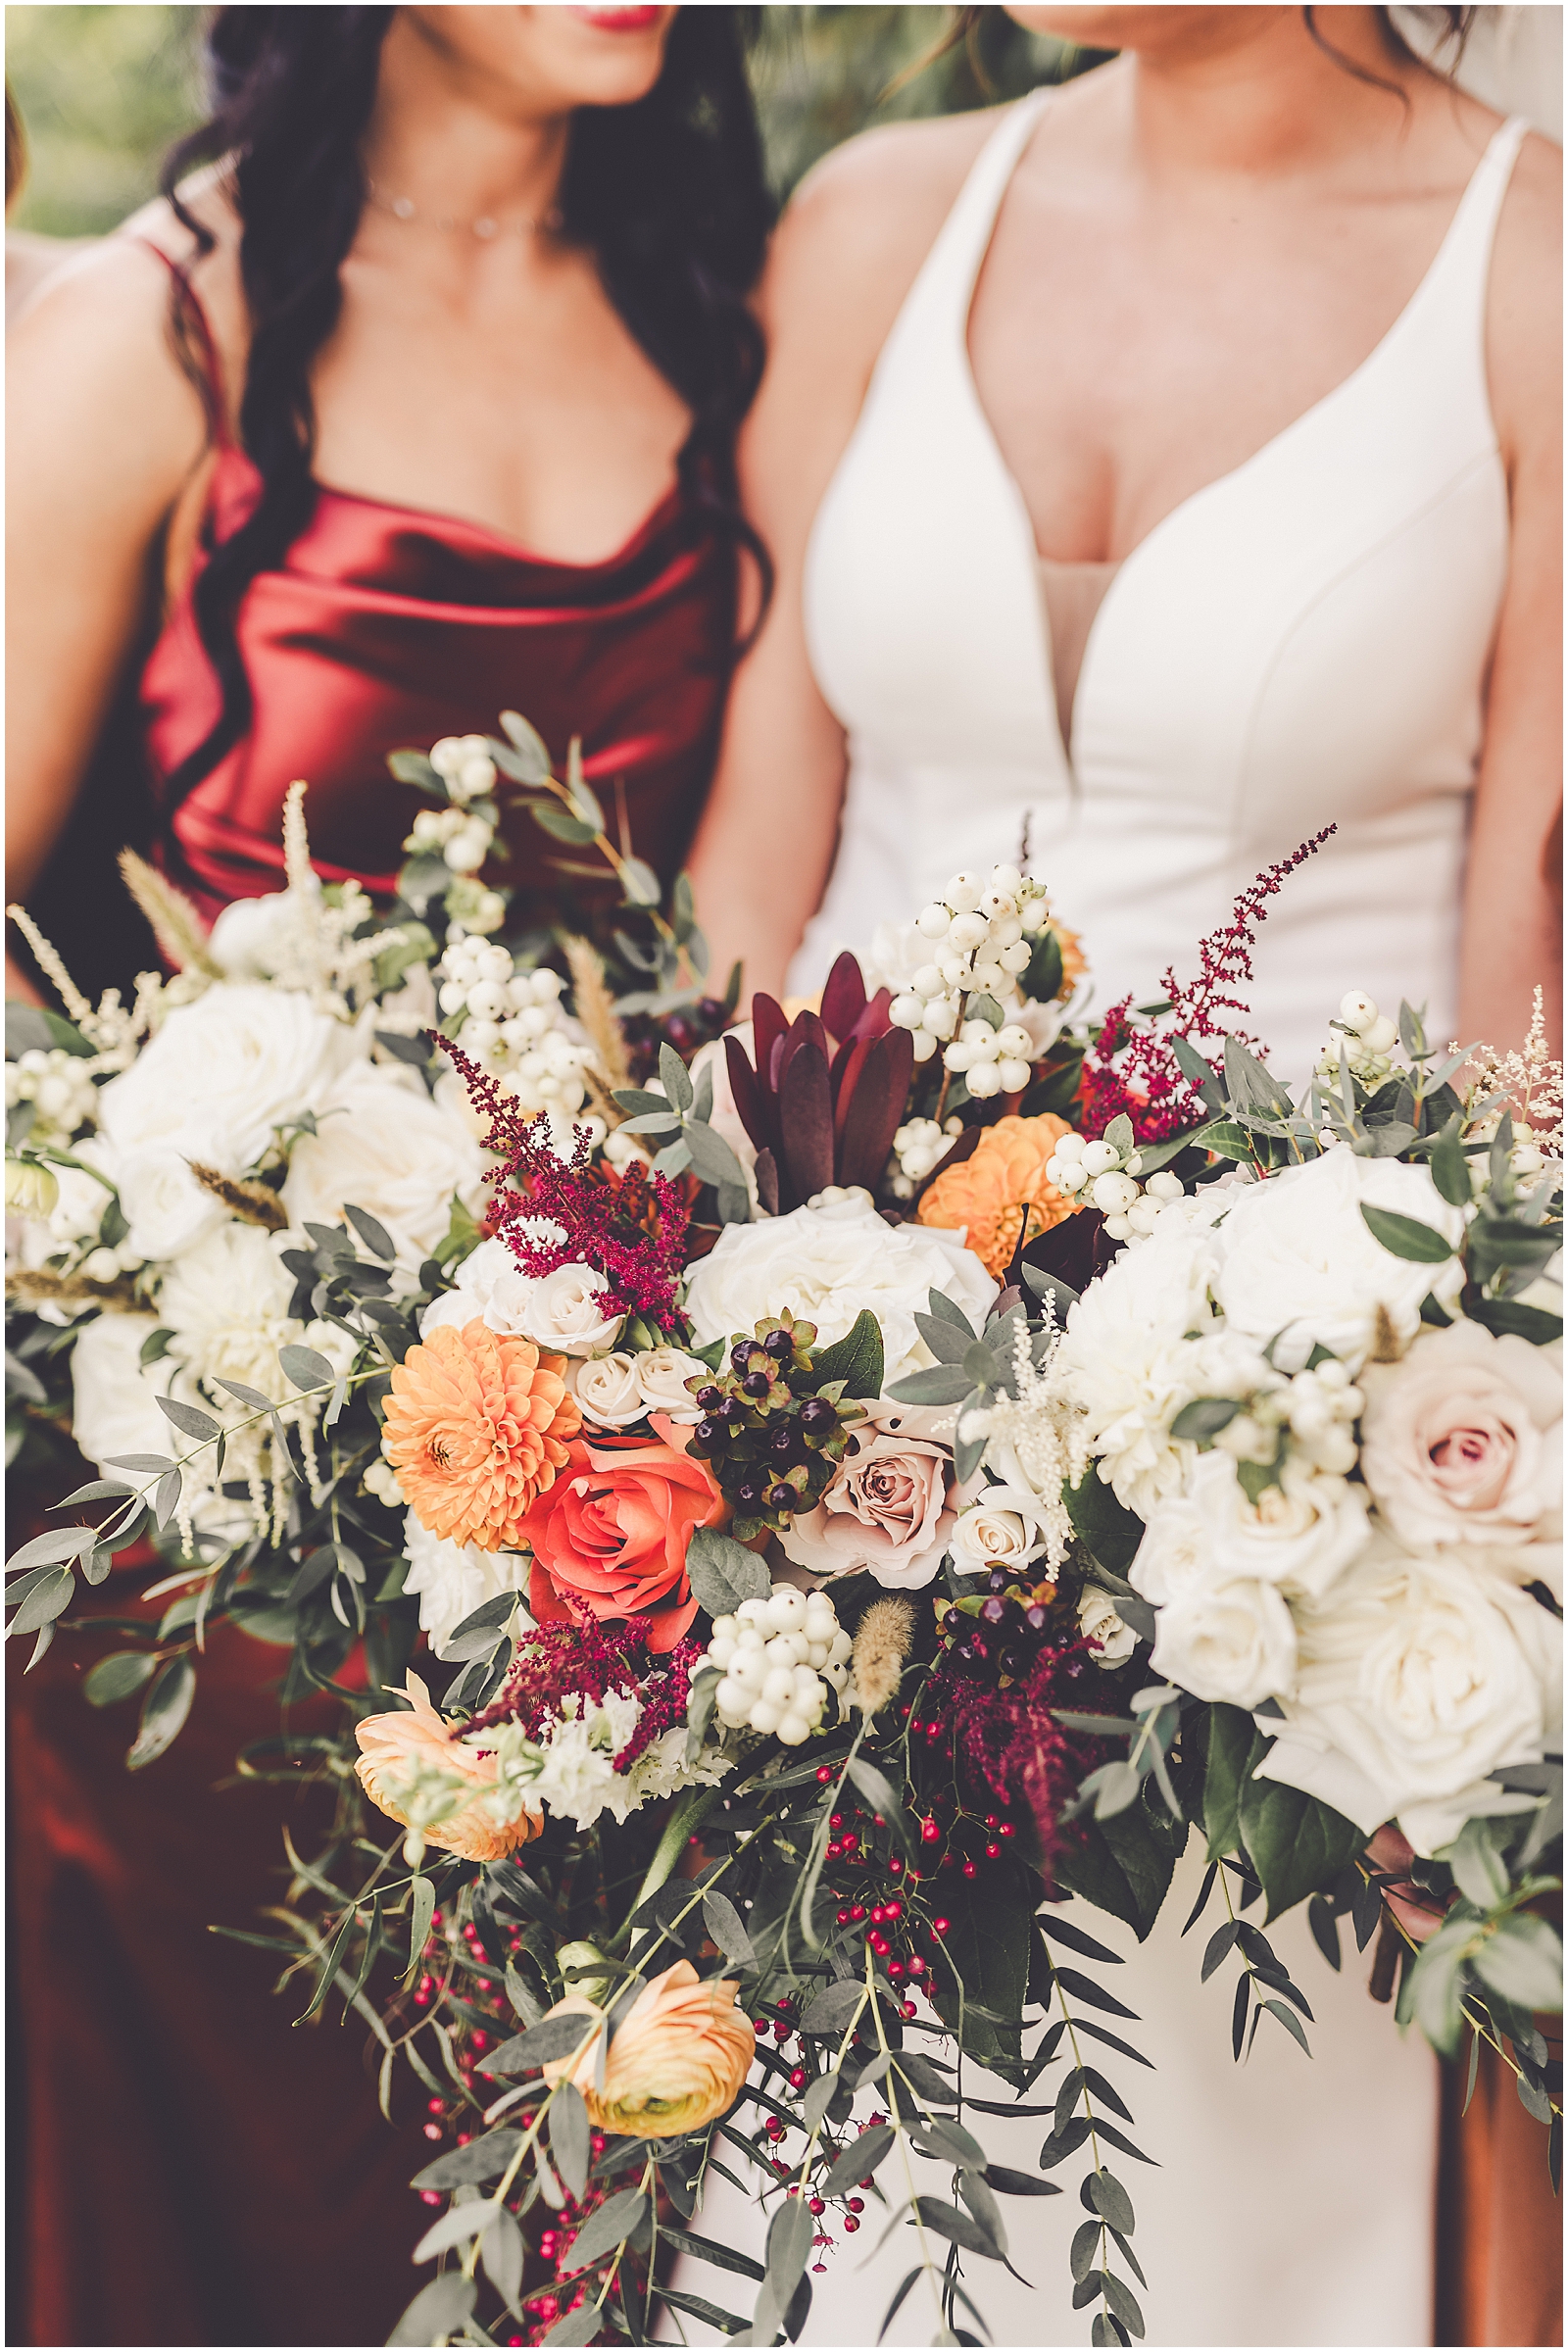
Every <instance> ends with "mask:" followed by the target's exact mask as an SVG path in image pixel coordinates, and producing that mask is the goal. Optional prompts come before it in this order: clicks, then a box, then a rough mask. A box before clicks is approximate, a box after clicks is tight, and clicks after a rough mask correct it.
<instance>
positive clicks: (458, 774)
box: [430, 735, 496, 809]
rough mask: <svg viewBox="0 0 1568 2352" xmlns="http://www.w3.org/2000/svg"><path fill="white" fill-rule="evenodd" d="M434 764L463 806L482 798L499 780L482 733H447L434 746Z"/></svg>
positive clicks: (443, 780)
mask: <svg viewBox="0 0 1568 2352" xmlns="http://www.w3.org/2000/svg"><path fill="white" fill-rule="evenodd" d="M430 765H431V766H432V767H433V768H434V769H435V772H436V774H437V775H438V776H439V777H440V779H441V781H442V783H443V784H444V785H445V786H446V788H447V791H448V792H449V793H450V794H451V796H452V798H453V800H454V801H456V802H457V804H458V807H459V808H460V809H466V807H467V805H468V803H469V802H470V801H476V800H480V799H482V798H483V797H484V795H485V794H486V793H487V792H489V790H490V789H491V787H492V785H493V784H494V783H495V780H496V763H495V761H494V760H492V759H491V757H490V751H489V746H488V745H487V744H486V742H485V739H484V737H483V736H482V735H443V736H442V738H441V740H440V742H439V743H432V744H431V746H430Z"/></svg>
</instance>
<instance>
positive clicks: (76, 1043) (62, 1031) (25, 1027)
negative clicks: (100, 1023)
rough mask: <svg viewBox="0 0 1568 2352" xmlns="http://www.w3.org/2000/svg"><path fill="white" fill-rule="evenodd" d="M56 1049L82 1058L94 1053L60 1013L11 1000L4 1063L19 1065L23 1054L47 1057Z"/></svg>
mask: <svg viewBox="0 0 1568 2352" xmlns="http://www.w3.org/2000/svg"><path fill="white" fill-rule="evenodd" d="M56 1047H59V1048H61V1049H63V1050H64V1052H66V1053H67V1054H80V1055H85V1056H90V1055H91V1054H93V1053H94V1052H95V1051H96V1049H95V1048H94V1047H92V1046H90V1045H89V1044H88V1043H87V1040H86V1039H85V1038H84V1037H83V1036H82V1034H81V1031H80V1030H79V1029H78V1028H76V1027H75V1025H74V1024H73V1022H71V1021H68V1020H67V1019H66V1017H65V1015H64V1014H63V1013H59V1012H51V1011H50V1009H49V1007H48V1006H47V1005H23V1004H21V1003H19V1002H18V1001H17V1000H16V999H14V998H13V999H12V1000H11V1001H10V1002H9V1003H8V1004H7V1005H6V1059H7V1061H20V1060H21V1059H22V1056H23V1054H47V1053H49V1052H51V1051H52V1050H53V1049H54V1048H56Z"/></svg>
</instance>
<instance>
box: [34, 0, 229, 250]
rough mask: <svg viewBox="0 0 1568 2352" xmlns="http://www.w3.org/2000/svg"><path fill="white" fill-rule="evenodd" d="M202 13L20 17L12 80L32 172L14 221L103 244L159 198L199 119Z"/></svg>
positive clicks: (87, 11) (129, 11)
mask: <svg viewBox="0 0 1568 2352" xmlns="http://www.w3.org/2000/svg"><path fill="white" fill-rule="evenodd" d="M200 18H201V11H200V10H199V9H194V8H160V7H150V8H12V9H8V10H7V11H6V73H7V77H8V79H9V80H10V83H11V87H12V92H13V95H14V97H15V99H16V102H17V105H18V108H19V109H20V111H21V114H22V119H23V123H24V125H25V133H26V140H27V147H28V154H29V171H28V175H27V182H26V186H25V190H24V193H23V197H22V201H21V203H20V204H19V205H18V207H17V210H16V213H15V214H14V216H13V218H14V221H15V223H16V225H17V226H18V227H19V228H26V229H33V230H37V231H40V232H41V233H42V234H44V235H46V236H52V237H90V236H101V235H102V234H103V233H104V232H105V230H107V229H111V228H113V227H114V226H115V225H116V223H117V222H118V221H123V219H124V217H125V215H126V214H127V213H130V212H134V211H135V209H136V208H137V206H138V205H142V204H145V203H146V202H147V199H148V198H149V197H150V196H153V195H155V194H156V193H157V188H158V171H159V166H160V164H161V162H162V160H163V155H164V151H165V149H166V148H167V147H169V146H170V145H171V144H172V141H173V140H174V139H176V138H178V137H179V136H180V135H181V134H182V133H183V132H185V131H186V130H189V129H190V128H192V127H193V125H194V124H195V123H197V121H198V120H199V119H200V113H199V97H198V91H197V83H196V71H195V67H196V50H197V42H198V39H199V28H200Z"/></svg>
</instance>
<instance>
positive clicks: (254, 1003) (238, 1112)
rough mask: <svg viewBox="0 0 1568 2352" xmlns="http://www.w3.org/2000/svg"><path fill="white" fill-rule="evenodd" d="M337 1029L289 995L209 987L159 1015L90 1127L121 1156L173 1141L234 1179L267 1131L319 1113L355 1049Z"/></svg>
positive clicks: (345, 1030) (360, 1042) (350, 1034)
mask: <svg viewBox="0 0 1568 2352" xmlns="http://www.w3.org/2000/svg"><path fill="white" fill-rule="evenodd" d="M365 1043H366V1041H365V1039H364V1038H363V1037H362V1036H361V1035H360V1034H359V1032H357V1031H356V1030H354V1029H352V1028H350V1027H349V1026H348V1025H347V1024H346V1023H345V1022H342V1021H338V1020H334V1019H333V1018H332V1017H331V1015H330V1014H328V1013H324V1012H318V1011H317V1010H316V1008H315V1006H314V1005H312V1004H311V1001H310V999H309V998H308V997H306V996H303V995H299V994H297V993H295V992H294V991H292V990H289V989H281V988H264V987H256V986H248V985H234V984H231V983H228V982H225V981H220V982H218V983H217V984H216V985H215V986H214V987H212V988H210V989H208V990H207V991H206V993H205V994H204V995H203V996H200V997H198V998H197V999H196V1000H195V1002H194V1004H190V1005H178V1006H176V1007H175V1009H174V1010H173V1011H172V1013H171V1014H170V1015H169V1017H168V1019H167V1020H166V1021H165V1022H164V1024H163V1027H162V1028H161V1029H160V1030H159V1031H158V1034H157V1036H156V1037H154V1038H153V1039H152V1040H151V1041H150V1042H149V1043H148V1044H147V1045H145V1046H144V1047H143V1048H142V1051H141V1053H140V1054H138V1055H137V1057H136V1059H135V1060H134V1061H133V1062H132V1063H131V1065H130V1068H129V1069H128V1070H125V1071H123V1072H122V1074H121V1076H120V1077H118V1078H112V1079H111V1080H110V1082H109V1084H108V1085H107V1086H106V1087H105V1088H104V1089H103V1091H102V1093H101V1094H100V1096H99V1098H98V1110H99V1120H100V1124H101V1125H102V1128H103V1131H104V1133H105V1134H106V1135H107V1136H108V1138H109V1140H110V1142H111V1143H112V1144H113V1145H114V1146H115V1148H116V1150H117V1151H119V1152H124V1153H126V1154H127V1155H128V1154H129V1153H131V1152H143V1151H147V1150H150V1149H152V1148H154V1147H160V1146H161V1147H166V1148H167V1147H168V1146H170V1145H171V1144H176V1145H178V1146H179V1148H181V1149H184V1150H185V1151H186V1152H187V1154H188V1156H190V1157H192V1158H198V1159H207V1160H210V1161H211V1162H212V1163H213V1164H214V1165H215V1166H217V1167H220V1168H221V1169H222V1171H223V1173H224V1174H225V1175H228V1176H237V1175H240V1174H241V1173H243V1171H244V1170H245V1169H246V1168H248V1167H252V1166H254V1164H255V1163H256V1162H257V1161H258V1160H259V1159H260V1158H261V1157H262V1156H263V1154H264V1152H266V1151H267V1148H268V1145H269V1144H270V1140H271V1137H272V1132H273V1130H274V1129H275V1128H277V1127H281V1126H284V1125H286V1124H288V1122H289V1121H291V1120H294V1119H297V1118H298V1117H299V1116H300V1115H301V1113H302V1112H304V1111H307V1110H319V1109H320V1108H321V1107H322V1106H323V1104H324V1103H325V1102H326V1100H327V1097H328V1095H329V1093H330V1091H331V1089H332V1088H333V1086H334V1084H335V1083H336V1081H337V1080H338V1079H339V1078H340V1076H341V1075H342V1073H343V1072H344V1071H345V1070H346V1069H347V1068H348V1067H349V1065H350V1064H351V1063H352V1062H354V1061H356V1060H358V1059H359V1058H360V1057H361V1056H362V1055H363V1054H364V1052H365Z"/></svg>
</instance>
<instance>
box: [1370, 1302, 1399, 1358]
mask: <svg viewBox="0 0 1568 2352" xmlns="http://www.w3.org/2000/svg"><path fill="white" fill-rule="evenodd" d="M1404 1351H1405V1343H1404V1342H1403V1340H1401V1339H1400V1337H1399V1335H1398V1333H1397V1331H1396V1330H1395V1328H1394V1317H1393V1316H1392V1315H1391V1314H1390V1312H1389V1310H1388V1308H1387V1307H1386V1306H1385V1305H1384V1303H1383V1301H1382V1299H1379V1300H1378V1302H1377V1304H1376V1306H1374V1308H1373V1309H1372V1348H1371V1352H1370V1357H1369V1361H1370V1362H1372V1363H1374V1364H1397V1362H1398V1361H1399V1358H1400V1357H1401V1356H1402V1355H1403V1353H1404Z"/></svg>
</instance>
